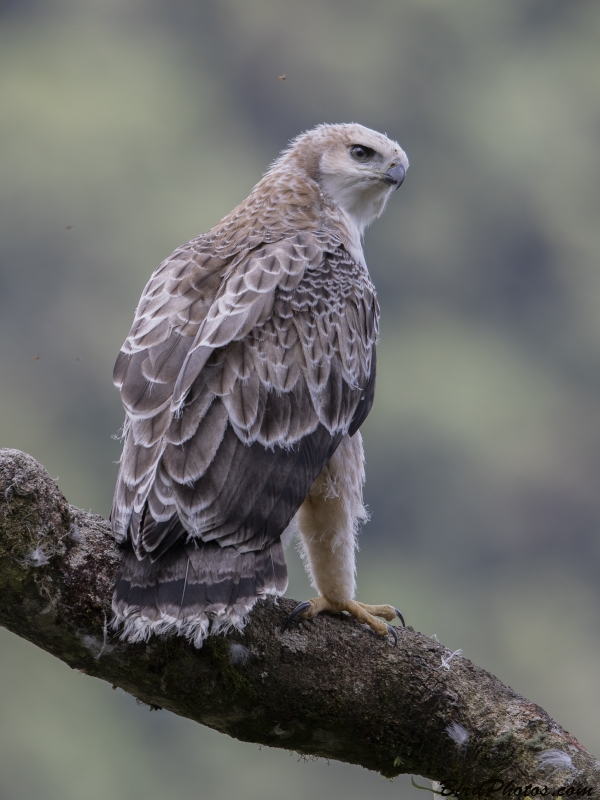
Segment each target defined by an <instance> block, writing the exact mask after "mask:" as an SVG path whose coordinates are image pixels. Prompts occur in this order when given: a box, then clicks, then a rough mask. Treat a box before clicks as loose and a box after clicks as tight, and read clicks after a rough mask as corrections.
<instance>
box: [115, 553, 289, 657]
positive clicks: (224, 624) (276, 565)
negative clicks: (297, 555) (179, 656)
mask: <svg viewBox="0 0 600 800" xmlns="http://www.w3.org/2000/svg"><path fill="white" fill-rule="evenodd" d="M286 588H287V568H286V565H285V559H284V555H283V547H282V544H281V541H280V540H279V539H278V540H277V541H276V542H275V543H274V544H272V545H270V546H269V547H266V548H265V549H264V550H258V551H254V552H248V553H240V552H238V550H236V549H235V547H221V546H220V545H218V544H216V543H215V542H200V543H198V544H196V543H195V542H194V541H190V542H187V543H186V544H183V543H182V544H178V545H175V546H173V547H171V548H169V550H168V551H167V552H166V553H165V554H164V555H162V556H160V557H159V558H158V559H157V560H156V561H154V562H152V561H151V560H150V557H149V556H146V557H145V558H143V559H142V560H139V559H138V558H137V556H136V555H135V553H134V552H133V550H127V551H126V553H125V556H124V558H123V561H122V563H121V569H120V572H119V575H118V577H117V581H116V584H115V591H114V594H113V603H112V607H113V611H114V614H115V617H114V620H113V624H114V625H115V626H119V625H121V624H122V625H123V632H122V635H121V637H122V638H123V639H126V640H127V641H130V642H141V641H148V639H149V638H150V636H151V634H153V633H156V634H178V635H180V636H185V637H186V638H188V639H189V640H190V641H191V642H192V643H193V644H194V645H195V646H196V647H202V643H203V641H204V639H205V638H206V637H207V636H208V635H210V634H214V633H218V632H219V631H227V630H229V629H230V628H237V629H238V630H241V629H242V628H243V626H244V624H245V622H246V617H247V615H248V613H249V612H250V611H251V609H252V608H253V606H254V604H255V603H256V601H257V600H258V599H261V598H264V597H267V596H268V595H281V594H283V593H284V592H285V590H286Z"/></svg>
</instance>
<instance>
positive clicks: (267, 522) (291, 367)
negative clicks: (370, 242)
mask: <svg viewBox="0 0 600 800" xmlns="http://www.w3.org/2000/svg"><path fill="white" fill-rule="evenodd" d="M247 245H248V249H246V250H244V251H236V250H235V249H234V248H232V247H230V249H229V251H228V245H227V243H224V244H223V245H222V246H217V243H216V242H214V241H211V240H210V237H208V236H207V237H199V238H198V239H197V240H194V241H193V242H191V243H190V244H189V245H187V246H186V247H184V248H180V249H179V250H177V251H176V252H175V253H174V254H173V256H172V257H171V259H167V260H166V261H165V262H163V264H161V265H160V267H159V268H158V270H157V271H156V272H155V273H154V275H153V277H152V278H151V280H150V281H149V283H148V285H147V286H146V288H145V290H144V293H143V295H142V299H141V301H140V304H139V306H138V310H137V312H136V318H135V320H134V323H133V326H132V329H131V332H130V334H129V336H128V338H127V340H126V342H125V344H124V345H123V348H122V351H121V353H120V354H119V357H118V359H117V363H116V365H115V371H114V380H115V383H116V385H117V386H119V388H120V389H121V394H122V398H123V403H124V405H125V409H126V413H127V423H126V426H125V447H124V453H123V458H122V461H121V470H120V477H119V482H118V485H117V490H116V493H115V500H114V505H113V512H112V515H111V516H112V520H113V530H114V534H115V536H116V537H117V538H118V540H119V541H123V540H124V539H125V538H127V536H128V535H130V536H131V538H132V541H133V543H134V545H135V549H136V552H137V554H138V556H139V557H141V556H142V555H143V554H144V553H145V552H148V553H151V555H152V558H155V557H158V555H160V554H162V553H164V552H165V550H166V549H168V548H169V547H171V546H172V545H173V544H174V543H175V542H176V541H178V540H179V539H181V538H182V537H183V538H189V537H194V538H197V539H201V540H203V541H205V542H208V541H216V542H218V543H219V544H221V545H222V546H235V547H236V548H237V549H238V550H239V551H240V552H247V551H251V550H260V549H262V548H264V547H266V546H267V545H268V544H269V543H272V542H274V541H275V540H276V539H277V538H278V537H279V535H280V534H281V532H282V531H283V529H284V528H285V527H286V525H287V524H288V522H289V520H290V519H291V517H292V516H293V514H294V513H295V512H296V510H297V508H298V507H299V506H300V505H301V503H302V502H303V501H304V499H305V497H306V494H307V492H308V490H309V488H310V486H311V484H312V482H313V481H314V480H315V479H316V477H317V475H318V474H319V472H320V471H321V469H322V468H323V467H324V466H325V464H326V463H327V461H328V460H329V458H331V455H332V454H333V452H334V451H335V449H336V447H337V445H338V444H339V441H340V440H341V438H342V436H343V435H345V434H346V433H350V434H351V435H352V434H353V433H354V432H355V431H356V430H357V429H358V427H359V426H360V424H362V422H363V421H364V419H365V418H366V415H367V414H368V411H369V409H370V406H371V404H372V399H373V388H374V370H375V360H374V351H375V339H376V336H377V331H378V307H377V301H376V299H375V292H374V289H373V286H372V284H371V281H370V278H369V276H368V273H367V271H366V268H365V267H364V266H362V265H359V264H356V263H355V262H354V261H353V260H352V259H351V258H350V256H349V255H348V253H347V251H346V250H345V248H344V247H343V245H342V243H341V241H340V240H339V239H338V238H337V237H336V236H334V235H333V234H330V233H327V232H323V233H318V234H315V233H311V232H300V233H296V234H290V235H289V236H287V237H283V238H281V239H279V240H277V241H272V242H265V241H264V240H263V241H261V240H260V239H259V238H254V239H249V240H248V242H247Z"/></svg>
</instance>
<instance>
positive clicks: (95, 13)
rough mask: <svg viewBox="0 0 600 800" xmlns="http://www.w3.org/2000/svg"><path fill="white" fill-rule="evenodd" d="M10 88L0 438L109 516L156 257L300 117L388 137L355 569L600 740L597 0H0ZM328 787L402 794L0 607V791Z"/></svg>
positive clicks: (195, 226)
mask: <svg viewBox="0 0 600 800" xmlns="http://www.w3.org/2000/svg"><path fill="white" fill-rule="evenodd" d="M280 75H285V80H282V79H280V78H279V76H280ZM0 108H1V113H0V230H1V236H0V365H1V366H0V370H1V371H0V375H1V380H0V446H5V447H16V448H19V449H22V450H25V451H27V452H29V453H31V454H32V455H34V456H35V457H36V458H38V459H39V460H40V461H41V462H42V463H43V464H44V465H45V466H46V467H47V469H48V470H49V472H50V474H51V475H52V476H54V477H59V485H60V486H61V488H62V490H63V492H64V493H65V495H66V496H67V498H68V499H69V500H70V501H71V502H72V503H75V504H76V505H79V506H81V507H84V508H86V509H88V508H89V509H92V510H93V511H94V512H98V513H102V514H105V515H106V514H107V513H108V510H109V505H110V500H111V494H112V488H113V484H114V479H115V476H116V469H117V468H116V465H115V462H116V461H117V459H118V458H119V453H120V445H119V443H118V442H116V441H114V440H113V439H111V434H114V433H115V432H116V431H117V430H118V429H119V427H120V425H121V422H122V410H121V405H120V400H119V397H118V393H117V391H116V390H115V389H114V388H113V386H112V383H111V371H112V365H113V362H114V359H115V356H116V353H117V351H118V349H119V347H120V344H121V342H122V341H123V339H124V337H125V335H126V333H127V331H128V329H129V325H130V323H131V320H132V317H133V312H134V309H135V306H136V304H137V300H138V298H139V295H140V293H141V290H142V287H143V285H144V284H145V282H146V280H147V279H148V277H149V276H150V273H151V272H152V270H153V269H154V268H155V267H156V266H157V265H158V263H159V262H160V261H161V260H162V259H163V258H164V257H165V256H167V255H168V254H169V253H170V252H171V251H172V250H173V249H174V248H175V247H176V246H177V245H179V244H181V243H183V242H185V241H187V240H188V239H190V238H191V237H193V236H195V235H197V234H198V233H200V232H202V231H205V230H207V229H208V228H210V227H211V226H212V225H213V224H215V223H216V222H217V221H218V220H219V219H220V218H221V217H222V216H224V214H226V213H227V212H228V211H229V210H230V209H231V208H232V207H233V206H234V205H235V204H237V203H238V202H239V201H240V200H241V199H243V198H244V197H245V196H246V194H247V193H248V191H249V190H250V189H251V187H252V186H253V184H254V183H255V182H256V181H257V180H258V179H259V177H260V176H261V174H262V172H263V171H264V170H265V169H266V167H267V164H268V163H269V162H270V161H271V160H272V159H273V158H274V157H275V156H276V155H277V153H278V151H279V150H280V149H282V148H283V147H284V146H285V145H286V142H287V141H288V139H289V138H290V137H292V136H294V135H296V134H297V133H299V132H300V131H302V130H305V129H307V128H310V127H312V126H313V125H315V124H317V123H319V122H323V121H329V122H349V121H356V122H361V123H363V124H365V125H368V126H370V127H373V128H376V129H378V130H382V131H385V132H387V133H388V134H389V135H390V136H392V137H393V138H396V139H398V141H399V142H400V143H401V144H402V146H403V147H404V148H405V150H406V151H407V153H408V155H409V158H410V161H411V168H410V171H409V173H408V178H407V180H406V183H405V184H404V186H403V187H402V190H401V191H400V192H398V194H396V195H395V196H394V197H393V198H392V201H391V202H390V204H389V207H388V210H387V212H386V214H385V216H384V217H383V218H382V219H381V220H379V221H378V222H376V223H375V225H374V226H373V228H372V229H371V230H370V231H369V232H368V234H367V239H366V248H365V249H366V255H367V261H368V263H369V265H370V268H371V272H372V274H373V277H374V280H375V283H376V285H377V287H378V290H379V295H380V300H381V305H382V315H383V322H382V332H381V344H380V350H379V353H380V365H379V377H378V392H377V398H376V402H375V406H374V409H373V412H372V414H371V416H370V417H369V420H368V422H367V423H366V425H365V426H364V429H363V431H364V436H365V441H366V448H367V458H368V467H367V476H368V482H367V501H368V503H369V506H370V508H371V511H372V521H371V523H370V524H369V525H368V527H367V528H366V530H365V532H364V534H363V537H362V540H361V548H362V549H361V552H360V554H359V575H358V580H359V597H360V598H362V599H364V600H367V601H369V602H391V603H395V604H396V605H397V606H399V607H400V608H401V609H402V611H403V612H404V614H405V617H406V619H407V620H408V622H409V623H410V624H412V625H413V626H414V627H415V628H416V629H417V630H421V631H423V632H424V633H426V634H429V635H431V634H433V633H435V634H437V635H438V637H439V639H440V641H442V642H443V643H444V644H446V645H447V646H449V647H451V648H452V649H456V648H458V647H460V648H462V649H463V651H464V654H465V655H466V656H467V657H469V658H470V659H472V660H473V661H474V662H475V663H477V664H479V665H481V666H483V667H485V668H487V669H489V670H490V671H491V672H493V673H494V674H496V675H498V676H499V677H500V678H501V679H502V680H504V681H505V682H506V683H508V684H510V685H511V686H512V687H513V688H514V689H515V690H517V691H518V692H520V693H522V694H524V695H525V696H527V697H528V698H530V699H531V700H533V701H535V702H537V703H539V704H540V705H541V706H543V707H544V708H545V709H546V710H547V711H548V712H549V713H550V714H551V715H553V716H554V717H555V718H556V719H557V720H558V721H559V722H560V723H561V724H562V725H564V726H565V727H566V728H567V729H568V730H570V731H571V732H572V733H573V734H574V735H576V736H577V737H578V738H579V739H580V740H581V742H582V743H583V744H584V745H585V746H586V747H588V748H589V749H590V750H591V751H592V752H594V753H595V754H597V755H600V725H599V724H598V719H599V711H600V681H599V680H598V678H599V671H600V668H599V667H598V664H599V663H600V641H599V640H600V636H599V634H600V611H599V609H600V577H599V569H598V567H599V565H600V537H599V535H598V533H599V528H600V492H599V491H598V484H599V480H600V269H599V264H598V256H599V254H600V218H599V217H600V158H599V150H600V4H598V3H597V0H568V2H566V1H565V0H504V2H496V3H482V2H480V0H453V2H448V0H370V2H369V3H365V2H356V0H345V2H344V1H343V0H318V1H317V0H302V2H301V3H300V2H299V1H298V0H295V2H294V1H292V0H279V2H276V1H275V0H195V1H194V0H169V2H165V1H164V0H163V2H160V1H159V0H143V1H142V0H0ZM289 561H290V562H291V565H290V570H291V583H290V590H289V592H288V594H289V595H290V596H292V597H296V598H305V597H306V596H310V594H309V592H310V589H309V586H308V583H307V581H306V579H305V577H304V575H303V572H302V567H301V565H300V562H299V558H298V556H297V555H296V554H295V553H294V552H292V553H290V555H289ZM325 796H327V797H328V798H330V800H336V799H337V798H344V800H354V799H355V798H356V800H358V798H367V797H368V798H400V797H401V798H408V797H415V796H417V795H416V790H414V789H412V788H411V787H410V785H409V780H408V778H404V777H403V778H399V779H397V780H396V781H394V782H393V783H389V782H386V781H383V780H381V778H380V777H379V776H377V775H374V774H371V773H367V772H366V771H364V770H361V769H359V768H355V767H350V766H345V765H339V764H333V763H332V764H331V765H327V764H326V763H325V762H308V763H305V762H302V761H300V762H299V761H298V759H297V757H296V756H294V755H290V754H288V753H286V752H284V751H275V750H267V749H259V748H258V747H256V746H253V745H250V744H242V743H239V742H236V741H233V740H230V739H227V738H226V737H223V736H221V735H220V734H217V733H215V732H213V731H210V730H208V729H205V728H201V727H200V726H198V725H195V724H192V723H191V722H188V721H187V720H182V719H179V718H177V717H174V716H172V715H170V714H168V713H167V712H164V711H163V712H158V713H150V712H149V711H148V709H146V708H143V707H138V706H136V705H135V702H134V701H133V700H132V698H130V697H128V696H127V695H125V694H124V693H122V692H120V691H119V692H112V691H111V689H110V686H108V685H107V684H103V683H101V682H99V681H96V680H94V679H92V678H89V677H86V676H84V675H80V674H78V673H76V672H72V671H70V670H69V669H68V668H67V667H66V666H65V665H63V664H61V663H60V662H58V661H55V660H53V659H52V658H51V657H50V656H47V655H45V654H44V653H42V652H41V651H38V650H36V649H35V648H34V647H33V646H31V645H29V644H27V643H26V642H23V641H21V640H19V639H17V637H15V636H13V635H11V634H9V633H7V632H6V631H4V630H2V631H0V797H1V798H3V800H4V799H6V800H30V798H31V799H33V798H35V799H36V800H40V798H41V800H83V798H85V799H86V800H100V798H102V799H104V798H107V797H108V798H111V799H112V800H125V799H127V800H135V799H136V798H144V800H155V798H156V799H158V798H167V797H168V798H190V797H192V798H193V797H198V798H210V799H211V800H213V799H214V800H231V798H234V797H244V798H247V799H248V800H253V799H254V798H261V799H262V800H280V799H281V798H285V800H296V798H298V799H299V798H305V797H325Z"/></svg>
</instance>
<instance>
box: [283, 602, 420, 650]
mask: <svg viewBox="0 0 600 800" xmlns="http://www.w3.org/2000/svg"><path fill="white" fill-rule="evenodd" d="M321 611H330V612H331V613H333V614H340V613H341V612H342V611H347V612H348V613H349V614H351V615H352V616H353V617H354V618H355V619H357V620H358V621H359V622H362V623H364V624H366V625H368V626H369V627H370V628H371V629H372V630H373V631H375V633H376V634H377V635H378V636H387V634H388V633H390V634H391V635H392V636H393V638H394V644H396V643H397V642H398V634H397V633H396V630H395V628H392V626H391V625H388V624H386V623H385V622H382V621H381V620H380V619H377V617H383V618H384V619H385V620H388V621H389V622H391V621H392V620H393V619H395V618H396V617H398V619H399V620H400V621H401V622H402V625H404V618H403V617H402V614H401V613H400V612H399V611H398V609H397V608H394V606H388V605H381V606H370V605H367V604H366V603H359V602H357V601H356V600H347V601H345V602H343V603H335V602H333V601H332V600H328V599H327V598H326V597H323V596H322V595H321V597H315V598H313V599H312V600H307V601H306V602H304V603H300V605H298V606H296V608H295V609H294V610H293V611H292V613H291V614H290V616H289V617H288V620H287V622H286V624H285V627H286V628H287V627H288V625H290V624H291V623H292V622H295V621H296V620H298V619H313V617H316V616H317V614H320V613H321Z"/></svg>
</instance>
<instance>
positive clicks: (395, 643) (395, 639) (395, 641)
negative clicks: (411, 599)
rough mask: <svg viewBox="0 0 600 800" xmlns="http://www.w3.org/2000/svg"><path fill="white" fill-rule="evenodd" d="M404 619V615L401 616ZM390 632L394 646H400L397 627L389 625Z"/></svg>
mask: <svg viewBox="0 0 600 800" xmlns="http://www.w3.org/2000/svg"><path fill="white" fill-rule="evenodd" d="M400 619H402V617H400ZM387 627H388V633H391V634H392V638H393V639H394V645H393V646H394V647H397V646H398V633H397V632H396V628H392V626H391V625H388V626H387Z"/></svg>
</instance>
